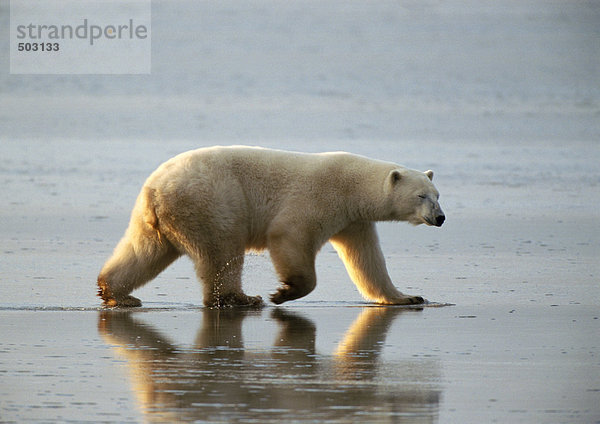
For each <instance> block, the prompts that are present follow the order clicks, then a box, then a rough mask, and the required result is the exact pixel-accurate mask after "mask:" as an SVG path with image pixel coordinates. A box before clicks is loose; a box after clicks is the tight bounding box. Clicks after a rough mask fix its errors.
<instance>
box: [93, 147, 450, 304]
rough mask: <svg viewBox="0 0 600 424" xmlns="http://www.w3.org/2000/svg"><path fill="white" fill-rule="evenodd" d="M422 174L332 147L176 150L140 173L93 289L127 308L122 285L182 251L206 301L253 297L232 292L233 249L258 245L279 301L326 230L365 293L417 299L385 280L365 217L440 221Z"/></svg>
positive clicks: (309, 278)
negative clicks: (312, 150) (269, 263)
mask: <svg viewBox="0 0 600 424" xmlns="http://www.w3.org/2000/svg"><path fill="white" fill-rule="evenodd" d="M432 177H433V173H432V172H431V171H427V172H426V173H422V172H419V171H414V170H410V169H407V168H404V167H401V166H399V165H396V164H393V163H388V162H382V161H376V160H372V159H368V158H365V157H362V156H357V155H352V154H349V153H342V152H337V153H320V154H304V153H292V152H284V151H279V150H270V149H263V148H258V147H242V146H232V147H212V148H206V149H198V150H193V151H190V152H186V153H183V154H180V155H178V156H176V157H174V158H172V159H170V160H169V161H167V162H165V163H164V164H162V165H161V166H160V167H159V168H158V169H157V170H156V171H154V172H153V173H152V175H150V177H149V178H148V179H147V180H146V182H145V184H144V186H143V188H142V190H141V192H140V194H139V196H138V199H137V202H136V205H135V207H134V209H133V212H132V214H131V220H130V223H129V228H128V229H127V231H126V233H125V236H124V237H123V239H122V240H121V241H120V242H119V244H118V246H117V247H116V249H115V252H114V253H113V256H112V257H111V258H110V259H109V260H108V261H107V263H106V264H105V265H104V267H103V269H102V271H101V272H100V275H99V277H98V285H99V287H100V295H101V296H102V298H103V299H104V300H105V303H106V304H108V305H126V306H137V305H139V304H140V302H139V300H138V299H136V298H134V297H132V296H130V295H129V293H131V291H133V290H134V289H135V288H137V287H140V286H141V285H143V284H145V283H147V282H148V281H149V280H151V279H152V278H154V277H156V276H157V275H158V274H159V273H160V272H161V271H162V270H163V269H164V268H166V267H167V266H168V265H169V264H170V263H171V262H173V261H174V260H175V259H176V258H177V257H179V256H180V255H182V254H187V255H189V256H190V257H191V259H192V260H193V261H194V263H195V266H196V272H197V274H198V278H199V279H200V280H201V281H202V282H203V283H204V303H205V304H206V305H209V306H223V305H226V304H227V305H229V304H231V305H244V304H248V305H258V304H261V303H262V301H261V299H260V297H258V296H256V297H250V296H247V295H245V294H244V292H243V291H242V282H241V274H242V266H243V260H244V253H245V252H246V251H248V250H262V249H269V252H270V255H271V258H272V260H273V263H274V266H275V269H276V271H277V273H278V275H279V277H280V280H281V282H282V285H281V286H280V288H279V289H278V290H277V292H275V293H274V294H273V295H272V296H271V300H272V301H273V302H275V303H282V302H285V301H288V300H293V299H297V298H299V297H302V296H305V295H307V294H308V293H310V292H311V291H312V290H313V288H314V287H315V284H316V273H315V264H314V261H315V256H316V254H317V252H318V251H319V249H320V248H321V247H322V246H323V244H324V243H326V242H327V241H328V240H330V241H331V242H332V244H333V246H334V247H335V248H336V250H337V251H338V253H339V255H340V257H341V258H342V260H343V261H344V264H345V265H346V268H347V270H348V272H349V274H350V277H351V278H352V281H354V283H355V284H356V286H357V287H358V289H359V291H360V292H361V293H362V295H363V296H364V297H365V298H366V299H369V300H372V301H374V302H377V303H385V304H406V303H419V302H422V301H423V300H422V298H419V297H411V296H405V295H403V294H402V293H401V292H399V291H398V290H397V289H396V288H395V287H394V285H393V284H392V282H391V280H390V277H389V276H388V273H387V270H386V267H385V261H384V258H383V254H382V252H381V249H380V247H379V242H378V238H377V233H376V230H375V224H374V222H376V221H390V220H396V221H408V222H410V223H412V224H415V225H416V224H421V223H426V224H429V225H441V222H443V219H442V220H441V221H440V218H443V212H442V211H441V209H440V206H439V204H438V200H437V199H438V197H439V195H438V192H437V190H436V189H435V187H434V186H433V184H432V183H431V178H432Z"/></svg>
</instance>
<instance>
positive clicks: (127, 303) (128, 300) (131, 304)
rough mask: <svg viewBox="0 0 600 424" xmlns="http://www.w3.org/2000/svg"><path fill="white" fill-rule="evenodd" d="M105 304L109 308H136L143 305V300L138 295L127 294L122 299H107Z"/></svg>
mask: <svg viewBox="0 0 600 424" xmlns="http://www.w3.org/2000/svg"><path fill="white" fill-rule="evenodd" d="M104 306H106V307H108V308H115V307H124V308H136V307H139V306H142V301H141V300H140V299H138V298H137V297H133V296H125V297H123V298H120V299H114V298H110V299H105V300H104Z"/></svg>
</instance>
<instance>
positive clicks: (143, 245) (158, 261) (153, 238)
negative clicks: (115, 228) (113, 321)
mask: <svg viewBox="0 0 600 424" xmlns="http://www.w3.org/2000/svg"><path fill="white" fill-rule="evenodd" d="M180 255H181V254H180V253H179V252H178V251H177V250H176V249H175V247H173V245H172V244H171V243H169V241H167V240H165V238H164V237H163V238H162V239H160V238H158V236H157V235H156V233H150V235H147V234H146V235H139V236H138V237H134V238H132V237H131V235H130V234H126V235H125V237H123V239H122V240H121V241H120V242H119V244H118V245H117V247H116V248H115V251H114V253H113V255H112V256H111V257H110V259H109V260H108V261H107V262H106V264H105V265H104V266H103V267H102V270H101V271H100V274H99V275H98V295H99V296H100V297H101V298H102V300H103V301H104V305H105V306H109V307H113V306H124V307H134V306H141V304H142V302H141V301H140V300H139V299H137V298H135V297H133V296H131V295H130V293H131V292H132V291H133V290H135V289H136V288H138V287H141V286H143V285H144V284H146V283H147V282H148V281H150V280H152V279H153V278H154V277H156V276H157V275H158V274H160V272H162V271H163V270H164V269H165V268H166V267H167V266H169V265H170V264H171V263H173V261H174V260H175V259H177V258H178V257H179V256H180Z"/></svg>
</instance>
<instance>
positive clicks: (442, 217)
mask: <svg viewBox="0 0 600 424" xmlns="http://www.w3.org/2000/svg"><path fill="white" fill-rule="evenodd" d="M445 220H446V216H445V215H438V216H436V217H435V226H436V227H441V226H442V224H443V223H444V221H445Z"/></svg>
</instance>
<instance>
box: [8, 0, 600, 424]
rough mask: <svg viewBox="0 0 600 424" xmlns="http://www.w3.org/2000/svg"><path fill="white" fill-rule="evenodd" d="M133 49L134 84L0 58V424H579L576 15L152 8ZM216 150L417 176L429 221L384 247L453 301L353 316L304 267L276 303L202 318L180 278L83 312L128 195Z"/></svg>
mask: <svg viewBox="0 0 600 424" xmlns="http://www.w3.org/2000/svg"><path fill="white" fill-rule="evenodd" d="M7 23H8V3H7V2H6V1H0V26H1V27H5V25H7ZM152 32H153V35H152V43H153V58H152V59H153V72H152V75H149V76H86V77H79V76H67V75H65V76H16V75H8V73H7V72H8V52H7V45H8V42H7V39H6V37H7V34H6V33H4V34H2V36H1V37H0V64H1V67H2V69H4V70H5V71H4V72H3V73H2V74H0V183H1V186H2V196H1V199H0V240H1V244H0V255H1V256H0V381H1V383H0V421H2V422H11V421H15V422H31V421H44V422H63V421H69V420H73V421H111V422H112V421H121V422H123V421H144V420H145V421H161V420H162V421H173V420H180V421H194V420H200V421H202V420H204V421H209V422H218V421H239V422H256V421H259V422H268V421H281V420H284V421H288V422H294V421H312V420H336V421H346V422H351V421H355V422H358V421H377V422H396V421H401V422H442V423H444V422H528V423H540V422H548V423H550V422H551V423H557V422H565V423H566V422H568V423H573V422H581V423H590V422H600V408H599V407H598V405H599V404H600V384H599V381H600V372H599V370H600V359H599V358H600V346H599V344H600V342H599V340H600V339H599V338H598V334H600V331H599V330H600V319H599V316H600V287H599V282H600V281H599V280H600V269H599V268H600V266H599V265H598V257H600V242H599V241H598V240H599V239H600V227H599V226H598V222H599V221H600V212H599V209H598V206H599V205H600V192H599V184H600V165H599V163H600V160H599V159H600V124H599V123H598V122H600V66H599V65H600V59H599V58H600V42H599V40H600V7H599V5H598V3H596V2H583V1H575V2H552V1H524V2H502V3H496V2H479V1H473V2H470V1H450V2H433V1H432V2H421V1H420V2H352V3H346V2H338V1H328V2H317V1H314V2H313V1H292V2H286V3H285V4H284V3H276V2H269V1H260V2H254V3H253V4H252V5H246V6H243V5H241V3H238V2H233V1H232V2H218V3H217V2H214V3H210V2H209V3H198V2H181V1H170V2H161V1H154V2H153V28H152ZM232 143H243V144H259V145H263V146H268V147H277V148H286V149H293V150H303V151H326V150H347V151H352V152H355V153H360V154H365V155H368V156H371V157H375V158H380V159H386V160H393V161H396V162H399V163H402V164H404V165H407V166H410V167H414V168H418V169H423V170H425V169H429V168H431V169H433V170H434V171H435V172H436V177H435V182H436V185H437V186H438V189H439V190H440V192H441V194H442V197H441V199H440V200H441V203H442V206H443V208H444V210H445V212H446V215H447V222H446V223H445V224H444V226H443V227H442V228H440V229H432V228H425V227H415V228H413V227H410V226H408V225H406V224H383V225H380V226H379V229H380V236H381V239H382V245H383V249H384V252H385V253H386V258H387V261H388V268H389V271H390V274H391V276H392V278H393V279H394V281H395V282H396V284H397V285H398V287H399V288H400V289H401V290H403V291H406V292H408V293H414V294H420V295H423V296H425V297H426V298H428V299H429V300H431V301H434V302H443V303H453V304H455V306H451V307H443V308H425V309H423V310H420V311H419V310H406V309H402V308H375V307H370V306H369V305H368V304H366V303H365V302H364V301H363V300H362V299H361V297H360V296H359V295H358V293H357V292H356V290H355V289H354V287H353V286H352V284H351V282H350V280H349V279H348V277H347V275H346V273H345V270H344V268H343V265H342V264H341V262H340V261H339V259H338V258H337V255H336V254H335V253H334V252H333V249H332V248H331V247H329V246H325V247H324V249H323V250H322V251H321V253H320V255H319V257H318V263H317V273H318V278H319V284H318V286H317V289H316V290H315V291H314V292H313V293H312V294H311V295H309V296H307V297H306V298H305V299H302V300H300V301H297V302H292V303H290V304H289V305H287V304H286V305H285V306H284V307H282V308H274V307H268V308H266V309H265V310H263V311H260V312H241V311H236V312H232V311H226V312H217V311H210V310H205V309H203V308H201V307H200V305H201V303H202V298H201V293H200V289H199V287H198V283H197V282H196V281H195V277H194V274H193V270H192V266H191V264H190V262H189V261H188V260H187V259H181V260H180V261H178V262H177V263H176V264H175V265H174V266H172V267H171V268H170V269H168V270H167V271H166V272H165V273H163V274H162V275H161V276H159V278H157V279H156V280H155V281H153V282H151V283H150V284H148V285H147V286H146V287H144V288H143V289H141V290H138V291H137V292H136V296H137V295H139V297H140V298H141V299H142V300H143V301H144V307H143V308H142V309H141V310H139V311H136V312H119V311H103V310H100V309H99V308H98V306H99V301H98V299H97V298H96V297H95V277H96V275H97V272H98V270H99V268H100V267H101V266H102V263H103V261H104V260H105V259H106V257H107V256H108V255H109V254H110V251H111V250H112V248H113V247H114V245H115V244H116V242H117V241H118V239H119V238H120V237H121V235H122V233H123V231H124V229H125V227H126V225H127V218H128V214H129V211H130V208H131V206H132V204H133V201H134V199H135V196H136V194H137V191H138V190H139V188H140V186H141V184H142V183H143V180H144V178H145V177H146V176H147V175H148V174H149V173H150V172H151V171H152V170H153V169H154V168H156V166H157V165H158V164H159V163H161V162H162V161H164V160H165V159H167V158H169V157H170V156H172V155H174V154H176V153H179V152H181V151H184V150H187V149H190V148H196V147H200V146H207V145H212V144H232ZM244 279H245V287H246V290H247V291H248V293H250V294H255V293H256V294H261V295H262V296H263V297H266V296H267V294H268V293H269V292H270V291H272V290H273V289H274V287H275V285H276V279H275V274H274V272H273V270H272V266H271V264H270V262H269V258H268V255H266V254H265V255H255V256H250V257H249V258H248V259H247V265H246V270H245V274H244Z"/></svg>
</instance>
